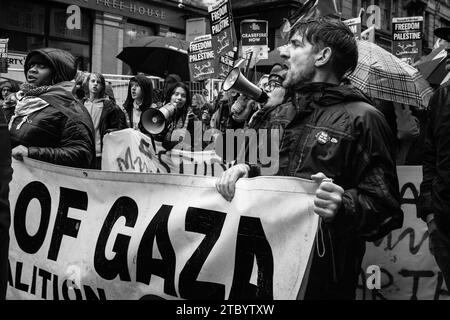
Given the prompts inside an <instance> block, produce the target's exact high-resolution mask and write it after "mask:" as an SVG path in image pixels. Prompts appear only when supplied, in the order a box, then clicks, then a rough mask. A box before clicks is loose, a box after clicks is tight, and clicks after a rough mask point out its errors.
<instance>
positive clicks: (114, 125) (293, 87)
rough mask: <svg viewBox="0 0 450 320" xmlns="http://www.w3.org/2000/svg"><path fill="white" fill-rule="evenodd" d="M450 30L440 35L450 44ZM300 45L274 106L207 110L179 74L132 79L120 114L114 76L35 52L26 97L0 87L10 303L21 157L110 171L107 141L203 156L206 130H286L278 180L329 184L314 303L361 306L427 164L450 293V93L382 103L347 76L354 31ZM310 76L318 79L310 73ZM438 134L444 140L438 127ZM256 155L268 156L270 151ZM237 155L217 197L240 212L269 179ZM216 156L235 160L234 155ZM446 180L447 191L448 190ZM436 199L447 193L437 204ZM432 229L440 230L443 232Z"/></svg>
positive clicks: (301, 34) (239, 100)
mask: <svg viewBox="0 0 450 320" xmlns="http://www.w3.org/2000/svg"><path fill="white" fill-rule="evenodd" d="M326 28H328V29H330V30H333V33H335V37H330V35H329V34H328V33H327V32H324V29H326ZM444 29H445V28H444ZM447 29H448V28H447ZM447 29H446V30H445V31H446V32H444V33H440V35H441V36H442V37H446V38H450V31H449V30H450V29H449V30H447ZM312 33H314V34H315V35H314V36H311V34H312ZM290 38H291V40H290V44H289V46H288V47H287V48H285V49H284V50H285V51H284V52H282V53H281V55H282V57H283V58H284V59H285V60H286V64H283V65H282V64H276V65H273V66H272V70H271V71H270V72H269V74H263V75H260V76H259V79H258V82H257V83H256V86H257V87H259V88H260V90H262V91H264V92H265V94H266V95H267V100H266V101H265V102H264V103H261V102H257V101H255V100H254V99H252V98H250V97H248V96H247V95H245V94H244V93H240V92H236V91H233V90H230V91H224V90H222V91H220V92H219V93H218V95H217V97H216V98H215V99H214V101H207V99H206V98H205V96H204V95H203V94H201V93H195V94H192V93H191V91H190V89H189V86H188V85H187V84H186V83H184V82H182V81H181V78H180V77H179V76H178V75H176V74H171V75H168V76H167V77H166V79H165V81H164V86H163V87H162V88H161V89H155V88H154V87H153V84H152V81H151V79H150V78H149V77H147V76H145V75H143V74H138V75H135V76H133V77H132V78H131V79H130V80H129V84H128V91H127V97H126V100H125V102H124V104H123V105H121V106H119V105H117V103H116V100H115V98H114V92H113V89H112V87H111V85H110V84H109V83H107V82H106V81H105V78H104V76H103V75H102V74H101V73H97V72H92V73H90V72H83V71H77V70H76V67H75V59H74V57H73V56H72V55H71V54H70V53H68V52H66V51H64V50H60V49H54V48H43V49H37V50H33V51H31V52H29V53H28V55H27V57H26V60H25V68H24V71H25V76H26V81H25V82H24V83H22V84H21V85H20V87H19V85H17V83H16V82H15V81H13V80H6V81H3V82H1V83H0V107H1V110H2V111H3V115H4V116H3V115H2V116H0V134H1V139H0V146H1V150H2V152H1V158H0V176H1V181H2V183H1V185H0V210H1V212H0V249H1V254H0V262H1V264H0V281H1V283H0V289H1V290H0V297H4V296H5V290H6V286H5V282H6V279H7V265H6V261H7V253H5V252H7V246H8V241H9V240H8V232H7V230H8V227H9V223H10V222H9V218H8V217H9V210H8V208H7V207H8V201H7V198H8V196H7V195H8V183H9V181H10V180H11V156H12V157H14V158H16V159H19V160H20V159H22V158H23V157H29V158H32V159H37V160H41V161H45V162H49V163H53V164H56V165H63V166H70V167H77V168H93V169H101V156H102V148H103V138H104V136H105V135H106V134H108V133H111V132H114V131H118V130H122V129H126V128H132V129H134V130H139V131H140V132H142V133H143V134H146V135H148V136H149V137H150V138H151V139H152V140H154V141H158V142H160V143H161V144H162V146H163V148H165V149H166V150H171V149H173V148H178V147H181V148H183V149H188V150H202V149H203V148H204V147H205V146H206V145H205V143H204V142H203V141H202V142H201V143H200V144H198V142H197V141H194V136H195V135H194V130H195V128H196V123H199V124H200V125H199V128H200V130H201V132H202V136H203V133H204V132H206V131H207V130H210V129H215V130H216V132H217V134H216V135H215V138H216V139H223V141H226V139H227V136H226V132H227V130H229V129H232V130H236V129H243V130H250V129H253V130H256V131H258V130H261V129H265V130H272V129H275V130H276V131H277V132H278V136H277V139H278V141H277V143H278V144H279V145H280V150H279V152H280V153H279V154H280V157H279V163H278V165H277V168H278V171H277V172H274V173H273V174H274V175H281V176H295V177H300V178H306V179H312V180H314V181H317V183H318V184H319V193H318V196H316V199H315V202H314V204H315V212H316V213H317V214H319V216H320V217H321V219H322V220H321V224H322V229H323V232H324V235H325V240H326V241H325V247H326V248H327V249H328V250H327V251H326V255H325V257H323V256H319V255H318V253H317V252H314V256H313V261H312V269H311V275H310V278H309V279H310V281H309V283H308V288H307V291H306V297H307V298H310V299H318V298H329V299H345V298H348V299H353V298H354V294H355V288H356V282H357V276H358V272H359V268H360V264H361V261H362V257H363V255H364V244H365V241H368V240H373V239H376V238H379V237H382V236H384V235H386V234H387V233H388V232H390V231H391V230H394V229H396V228H398V227H400V226H401V224H402V212H401V209H400V197H399V190H398V180H397V175H396V172H395V166H396V165H422V164H423V161H425V167H424V173H425V174H424V183H423V185H422V202H423V208H422V210H421V215H422V218H423V219H424V220H426V221H427V222H428V224H429V226H431V227H432V228H434V229H430V233H431V234H432V240H433V241H432V244H433V252H438V253H439V255H438V258H437V259H438V263H439V266H440V267H441V269H442V270H444V277H445V280H446V282H447V284H450V283H448V281H450V280H449V279H450V278H449V275H448V273H449V272H448V270H450V267H449V262H448V259H447V258H445V257H447V256H448V254H447V252H448V250H450V245H449V243H450V242H448V239H450V236H449V234H448V230H449V229H450V227H448V218H447V216H446V215H448V210H447V208H449V200H448V199H450V198H448V197H447V198H446V196H443V194H444V193H445V191H446V190H447V191H448V190H449V187H448V185H449V184H450V178H449V176H448V158H446V159H440V161H441V162H442V161H443V162H445V161H447V167H445V165H441V166H440V167H439V168H436V165H437V162H436V161H437V160H436V157H437V158H440V157H441V153H445V154H448V149H447V151H445V152H444V151H443V150H444V147H449V145H448V143H447V142H445V141H448V136H449V135H448V134H446V135H445V134H443V132H448V130H449V127H450V123H449V122H448V114H449V111H448V110H444V109H439V108H442V107H444V106H447V107H448V103H446V102H447V101H448V99H449V98H448V97H449V95H448V85H447V86H445V85H444V88H443V89H442V88H441V89H438V90H437V92H436V94H435V96H434V98H433V99H432V100H431V103H430V106H431V107H432V108H431V107H430V110H431V111H432V112H431V116H430V113H429V112H426V111H422V110H418V109H416V108H415V107H413V106H408V105H401V104H398V103H395V102H391V101H385V100H377V99H371V98H370V97H367V96H366V95H365V94H363V93H362V92H361V91H359V90H358V89H355V88H354V87H353V86H351V85H350V84H349V83H347V82H346V79H345V75H346V74H348V72H351V71H352V70H353V69H354V68H355V66H356V63H357V62H356V59H357V58H356V57H357V55H355V50H357V49H356V44H355V40H354V38H353V34H352V33H351V31H350V30H349V29H348V28H347V27H346V26H345V25H343V24H342V23H340V22H338V21H334V20H332V19H322V20H318V21H313V22H311V23H310V24H308V26H307V27H306V26H305V25H304V24H300V25H299V26H297V27H296V28H294V29H293V30H292V31H291V35H290ZM302 39H304V41H305V42H307V45H304V46H303V47H302V48H301V49H299V47H297V46H296V44H297V42H301V41H302ZM305 39H306V40H305ZM308 46H309V47H308ZM308 48H309V49H308ZM327 48H331V49H330V50H328V51H327ZM301 50H303V51H302V52H301V53H300V51H301ZM307 50H310V51H307ZM313 52H315V53H314V54H313ZM317 52H319V53H317ZM335 52H341V53H342V52H343V53H344V54H345V55H344V56H345V57H346V60H345V61H338V58H335V57H334V56H333V54H335ZM302 55H309V56H310V57H314V59H315V64H311V62H310V61H309V60H308V62H307V63H310V64H309V65H307V66H306V65H303V64H302V63H303V62H302V61H303V60H302V61H300V59H303V58H304V57H303V56H302ZM332 56H333V58H331V57H332ZM311 61H312V60H311ZM338 64H339V65H338ZM300 68H309V69H307V71H308V72H303V71H304V70H303V69H302V70H300ZM297 69H299V70H300V71H298V70H297ZM296 71H298V72H297V73H296ZM159 108H166V109H168V110H172V112H171V116H170V118H168V119H166V120H165V123H164V129H163V130H162V131H161V132H158V133H155V134H154V133H150V132H149V130H147V128H146V127H145V124H143V123H142V121H141V119H142V117H141V116H142V114H143V113H144V112H146V111H147V110H149V109H159ZM436 109H437V110H436ZM447 109H448V108H447ZM446 119H447V120H446ZM445 121H447V122H445ZM437 123H439V124H440V128H441V131H439V130H438V129H436V128H435V127H434V125H435V124H437ZM318 128H330V130H332V131H333V132H335V133H336V135H337V136H338V138H339V139H338V140H339V141H338V142H335V143H336V146H335V147H334V149H333V150H332V151H329V152H328V151H326V150H324V149H323V145H324V144H325V143H323V144H322V145H319V144H320V143H321V142H320V139H319V138H317V135H318V134H321V133H323V132H322V131H320V130H319V129H318ZM177 129H184V131H183V130H182V131H180V130H177ZM317 130H319V131H320V132H319V131H317ZM316 131H317V132H316ZM180 132H181V133H180ZM311 137H315V138H311ZM348 137H351V138H348ZM323 138H324V139H326V138H327V137H326V134H325V135H324V136H323ZM436 139H437V140H436ZM445 139H447V140H445ZM317 141H319V144H317V143H318V142H317ZM440 141H443V142H442V145H441V144H439V142H440ZM327 142H328V141H327ZM256 144H257V146H258V148H264V145H263V143H262V141H259V140H258V141H256ZM222 145H223V146H225V145H226V143H223V144H222ZM299 145H302V150H299V149H298V146H299ZM423 150H425V151H426V156H425V157H423V155H422V151H423ZM234 151H235V153H234V154H235V155H236V156H237V155H239V157H241V158H240V159H241V160H243V162H245V163H242V162H239V163H238V164H236V165H235V166H233V167H232V168H230V169H229V170H227V171H226V172H225V173H224V175H223V176H222V177H220V178H219V179H218V182H217V190H218V191H219V192H220V193H221V194H222V195H223V196H224V197H225V198H226V199H227V200H229V201H231V200H232V198H233V196H234V192H235V183H236V181H237V180H238V179H240V178H242V177H252V176H257V175H260V174H261V171H260V169H261V162H260V159H256V161H255V162H254V163H249V162H248V160H249V149H248V145H242V146H235V150H234ZM355 151H358V152H355ZM216 152H217V154H218V155H219V156H222V158H223V159H224V160H225V159H226V155H225V149H223V150H216ZM327 152H328V153H327ZM226 160H230V159H226ZM231 160H236V159H231ZM441 162H439V163H441ZM435 181H438V182H439V183H440V185H439V186H438V187H436V186H435V183H434V182H435ZM432 188H438V189H439V190H437V191H434V193H433V192H432V190H431V189H432ZM320 194H321V195H322V196H320ZM438 195H439V196H438ZM447 195H448V193H447ZM433 197H437V198H433ZM432 201H436V203H435V204H433V203H432ZM435 206H438V207H437V209H436V208H435ZM444 211H446V212H447V213H445V212H444ZM443 212H444V213H443ZM433 219H434V220H433ZM432 221H434V222H436V221H437V223H438V224H437V226H438V227H436V224H433V223H432ZM443 221H444V222H445V223H443ZM431 227H430V228H431Z"/></svg>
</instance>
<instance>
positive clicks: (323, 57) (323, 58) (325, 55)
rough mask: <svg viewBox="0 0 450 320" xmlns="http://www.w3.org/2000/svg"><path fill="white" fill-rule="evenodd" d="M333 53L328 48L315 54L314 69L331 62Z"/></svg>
mask: <svg viewBox="0 0 450 320" xmlns="http://www.w3.org/2000/svg"><path fill="white" fill-rule="evenodd" d="M332 53H333V50H332V49H331V48H330V47H325V48H323V49H322V50H320V51H319V52H318V53H317V54H316V63H315V66H316V67H322V66H324V65H326V64H327V63H328V62H329V61H330V60H331V55H332Z"/></svg>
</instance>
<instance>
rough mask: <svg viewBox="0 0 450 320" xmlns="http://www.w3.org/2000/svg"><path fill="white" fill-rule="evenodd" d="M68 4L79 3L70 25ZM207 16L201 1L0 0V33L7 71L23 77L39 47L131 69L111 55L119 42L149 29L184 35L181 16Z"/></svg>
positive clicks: (107, 69) (98, 67)
mask: <svg viewBox="0 0 450 320" xmlns="http://www.w3.org/2000/svg"><path fill="white" fill-rule="evenodd" d="M72 5H76V6H77V7H78V8H80V25H79V28H76V29H73V30H71V29H69V28H68V25H67V24H68V23H70V22H68V18H70V17H71V14H72V13H73V11H71V9H72V8H69V7H70V6H72ZM75 10H77V8H75ZM206 16H207V10H206V8H205V7H199V6H194V5H193V4H192V3H190V2H189V1H188V3H183V1H180V0H136V1H135V0H52V1H49V0H1V10H0V38H8V39H9V41H8V51H9V65H10V69H11V74H8V75H7V76H11V77H12V78H16V79H18V80H23V75H21V74H20V69H23V62H24V60H25V56H26V53H27V52H29V51H30V50H33V49H36V48H40V47H57V48H61V49H65V50H68V51H70V52H71V53H72V54H74V55H75V56H76V58H77V62H78V65H79V68H80V69H81V70H87V71H97V72H102V73H104V74H130V72H131V70H130V69H129V68H128V66H127V65H126V64H124V63H122V61H120V60H119V59H117V58H116V56H117V54H118V53H119V52H121V50H122V49H123V47H126V46H132V45H133V43H134V42H135V41H136V40H137V39H139V38H141V37H144V36H150V35H160V36H171V37H178V38H180V39H185V37H186V21H187V20H188V19H193V18H199V17H206ZM15 71H16V73H15ZM21 78H22V79H21Z"/></svg>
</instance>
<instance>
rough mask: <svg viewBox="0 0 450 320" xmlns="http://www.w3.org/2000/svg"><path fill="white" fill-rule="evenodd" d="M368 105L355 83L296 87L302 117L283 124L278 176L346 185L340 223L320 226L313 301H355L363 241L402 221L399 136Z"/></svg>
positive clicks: (338, 217)
mask: <svg viewBox="0 0 450 320" xmlns="http://www.w3.org/2000/svg"><path fill="white" fill-rule="evenodd" d="M370 102H371V101H370V100H369V99H368V98H367V97H365V96H364V95H363V94H362V93H361V92H360V91H359V90H358V89H355V88H354V87H352V86H349V85H332V84H326V83H310V84H306V85H303V86H300V87H297V88H295V92H294V96H293V97H292V102H291V103H292V108H295V110H296V115H295V117H294V119H293V120H292V121H291V122H290V123H289V124H288V125H287V126H286V127H285V132H284V135H283V138H282V142H281V147H280V153H279V169H278V173H277V175H280V176H293V177H298V178H304V179H311V175H313V174H316V173H318V172H323V173H324V174H325V175H326V176H327V177H329V178H332V179H333V180H334V183H336V184H337V185H340V186H341V187H342V188H343V189H344V194H343V199H342V204H341V207H340V210H339V211H338V213H337V214H336V217H335V218H334V220H333V221H332V222H330V223H321V229H320V231H319V233H321V235H318V237H317V239H318V240H319V239H323V243H322V241H319V243H318V247H319V248H320V250H319V251H321V252H320V253H319V252H318V250H314V256H313V260H312V265H311V271H310V276H309V281H308V286H307V289H306V296H305V298H308V299H317V298H329V299H354V295H355V289H356V282H357V279H358V274H359V271H360V266H361V262H362V258H363V255H364V251H365V241H373V240H375V239H378V238H381V237H383V236H385V235H386V234H388V233H389V232H390V231H391V230H394V229H396V228H399V227H401V226H402V223H403V212H402V211H401V209H400V194H399V186H398V179H397V173H396V166H395V160H394V159H395V156H394V153H395V151H394V145H393V141H394V137H393V135H392V132H391V130H390V128H389V126H388V125H387V123H386V120H385V119H384V117H383V115H382V114H381V112H379V111H378V110H376V109H375V108H374V107H373V106H372V105H371V103H370ZM258 170H259V169H258V168H256V167H252V169H251V172H250V175H249V176H253V175H255V174H257V173H258ZM322 236H323V238H322ZM322 253H323V257H320V256H319V255H322Z"/></svg>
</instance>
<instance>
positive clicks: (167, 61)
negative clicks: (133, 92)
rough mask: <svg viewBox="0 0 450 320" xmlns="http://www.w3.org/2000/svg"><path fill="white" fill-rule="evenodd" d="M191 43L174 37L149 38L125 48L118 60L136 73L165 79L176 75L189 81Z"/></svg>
mask: <svg viewBox="0 0 450 320" xmlns="http://www.w3.org/2000/svg"><path fill="white" fill-rule="evenodd" d="M188 48H189V43H188V42H187V41H184V40H180V39H177V38H172V37H167V38H166V37H160V36H149V37H143V38H141V39H139V40H138V41H136V43H134V44H133V46H131V47H125V48H124V49H123V50H122V52H120V53H119V54H118V55H117V58H119V59H120V60H122V61H123V62H125V63H126V64H128V65H129V66H130V67H131V68H132V69H133V70H134V71H140V72H145V73H147V74H150V75H153V76H158V77H161V78H165V77H166V76H167V75H168V74H171V73H176V74H178V75H179V76H180V77H181V79H182V80H184V81H189V79H190V76H189V60H188Z"/></svg>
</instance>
